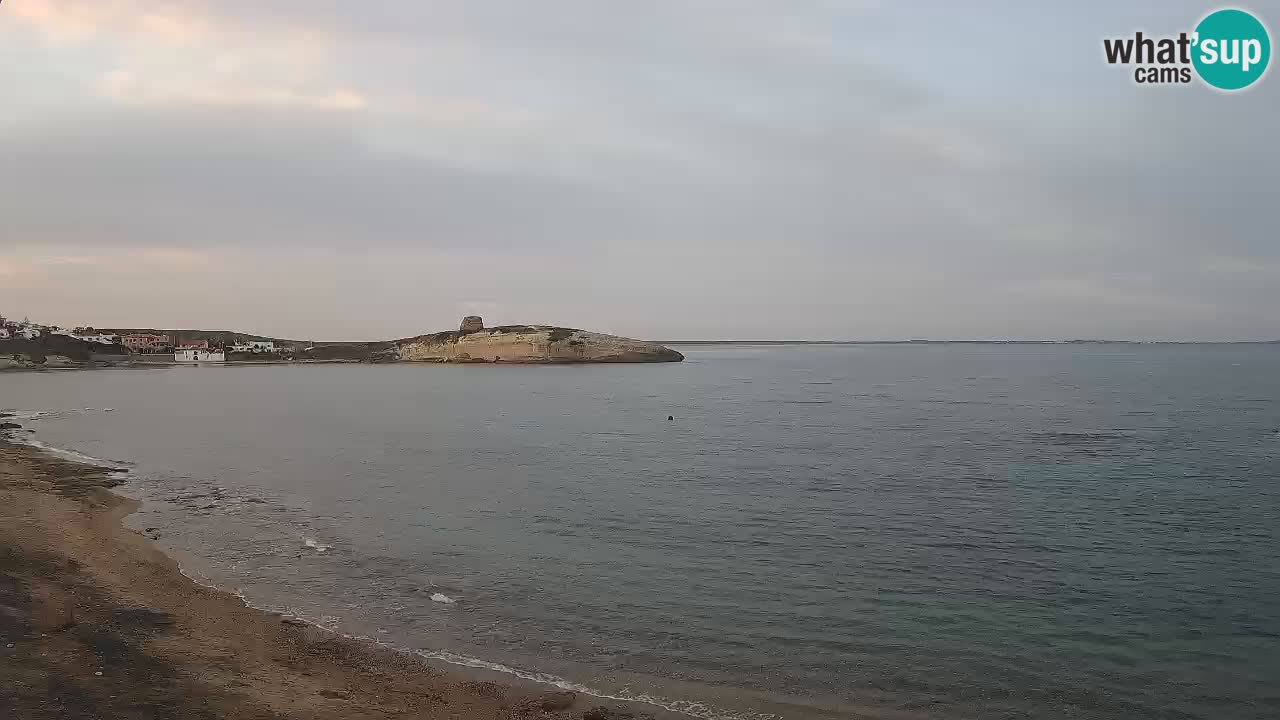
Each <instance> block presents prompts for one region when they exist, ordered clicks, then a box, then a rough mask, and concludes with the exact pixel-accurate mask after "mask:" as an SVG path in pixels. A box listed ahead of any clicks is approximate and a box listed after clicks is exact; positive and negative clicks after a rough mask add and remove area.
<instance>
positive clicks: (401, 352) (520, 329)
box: [387, 317, 684, 363]
mask: <svg viewBox="0 0 1280 720" xmlns="http://www.w3.org/2000/svg"><path fill="white" fill-rule="evenodd" d="M477 326H479V327H477ZM462 327H463V328H464V329H460V330H456V331H448V332H439V333H435V334H432V335H420V336H418V337H413V338H406V339H404V340H397V341H396V342H395V345H394V348H392V349H391V350H392V351H391V353H388V354H389V355H393V357H388V358H387V359H393V360H407V361H414V362H483V363H601V362H680V361H681V360H684V355H681V354H680V353H678V352H676V351H675V350H672V349H671V348H668V347H663V346H662V345H658V344H656V343H651V342H644V341H643V340H632V339H630V338H623V337H617V336H615V335H603V334H601V333H593V332H587V331H585V330H574V329H571V328H561V327H553V326H550V325H504V326H500V327H492V328H485V327H483V325H482V324H481V322H480V318H476V317H468V318H467V319H466V320H465V321H464V323H463V325H462Z"/></svg>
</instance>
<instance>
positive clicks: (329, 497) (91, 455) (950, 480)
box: [0, 343, 1280, 720]
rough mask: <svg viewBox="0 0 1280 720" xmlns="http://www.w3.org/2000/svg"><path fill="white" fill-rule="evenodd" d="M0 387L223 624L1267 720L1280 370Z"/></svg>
mask: <svg viewBox="0 0 1280 720" xmlns="http://www.w3.org/2000/svg"><path fill="white" fill-rule="evenodd" d="M676 347H677V348H678V349H679V350H681V351H682V352H684V353H685V355H686V357H687V359H686V361H685V362H683V363H677V364H652V365H643V364H641V365H576V366H509V365H508V366H502V365H498V366H484V365H458V366H448V365H409V364H405V365H374V366H370V365H289V366H241V367H233V366H226V367H218V366H195V367H175V368H167V369H155V368H152V369H129V368H119V369H102V370H96V371H69V372H42V373H9V374H4V375H0V409H4V410H8V411H9V412H13V413H15V414H17V415H18V416H19V422H22V423H23V424H24V426H25V427H26V428H28V429H31V430H34V432H33V433H29V434H27V433H19V436H20V437H25V438H27V439H28V441H29V442H35V443H39V444H42V445H44V446H46V447H49V448H51V449H54V450H56V451H58V452H61V453H63V454H68V455H70V456H72V457H78V458H80V459H85V460H89V461H93V462H99V463H105V464H110V465H112V466H114V467H118V468H121V469H122V470H123V471H124V472H126V473H127V477H128V482H127V483H126V484H125V485H124V486H123V487H122V488H121V489H122V491H123V492H125V493H126V494H128V495H131V496H133V497H136V498H138V499H140V500H141V501H142V503H141V508H140V510H139V511H138V512H137V513H135V514H133V515H132V516H130V517H129V518H128V523H129V524H130V525H131V526H133V527H135V528H138V529H139V530H143V531H145V532H146V533H147V534H148V535H149V536H151V537H156V538H158V542H159V544H160V545H161V546H162V547H163V548H164V549H165V550H166V551H167V552H169V553H171V554H172V555H173V556H174V557H175V558H177V559H178V561H179V562H180V564H181V565H182V567H183V570H184V572H186V573H188V574H189V575H190V576H192V577H193V578H195V579H197V580H199V581H200V582H204V583H207V584H210V585H213V586H216V587H219V588H222V589H225V590H227V591H229V592H234V593H238V594H239V595H241V596H242V597H243V598H244V599H245V601H246V602H248V603H249V604H251V605H254V606H257V607H262V608H266V609H271V610H275V611H280V612H286V613H290V614H293V615H295V616H297V617H300V618H303V619H306V620H308V621H310V622H313V623H316V624H318V625H321V626H323V627H325V628H328V629H330V630H332V631H334V632H338V633H343V634H346V635H351V636H355V637H364V638H370V639H372V640H374V641H376V642H381V643H384V644H387V645H390V646H394V647H397V648H401V649H403V650H404V651H406V652H413V653H418V654H421V655H423V656H425V657H428V658H433V659H434V660H436V661H439V662H445V663H453V664H456V665H459V666H466V667H471V668H476V669H477V671H481V672H485V673H501V674H508V675H512V676H519V677H522V678H525V679H532V680H535V681H539V682H544V683H548V684H552V685H557V686H560V687H565V688H571V689H575V690H578V691H579V692H585V693H591V694H595V695H598V696H601V697H612V698H623V699H631V700H637V701H640V702H644V703H649V704H650V705H651V706H652V707H653V708H654V709H655V710H658V709H659V708H665V709H666V710H669V711H674V712H678V713H682V714H685V715H688V716H692V717H696V718H704V719H706V720H763V719H764V718H779V719H781V718H786V719H795V720H810V719H816V718H854V717H871V718H1046V719H1055V720H1056V719H1063V720H1066V719H1068V718H1070V719H1081V718H1090V719H1092V718H1104V719H1106V718H1117V719H1119V718H1124V719H1131V718H1188V719H1190V718H1204V719H1206V720H1208V719H1212V720H1230V719H1236V718H1238V719H1241V720H1244V719H1254V718H1256V719H1259V720H1261V719H1263V718H1268V719H1271V720H1274V719H1275V718H1277V717H1280V345H1265V344H1258V345H1230V344H1225V345H1141V344H1022V345H1017V344H1013V345H989V344H959V343H957V344H927V343H913V344H899V345H894V344H849V345H751V344H741V345H710V344H708V345H688V346H682V345H677V346H676Z"/></svg>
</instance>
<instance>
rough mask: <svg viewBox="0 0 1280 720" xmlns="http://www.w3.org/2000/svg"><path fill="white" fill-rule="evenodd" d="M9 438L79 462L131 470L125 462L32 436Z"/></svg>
mask: <svg viewBox="0 0 1280 720" xmlns="http://www.w3.org/2000/svg"><path fill="white" fill-rule="evenodd" d="M9 440H10V441H11V442H14V443H17V444H18V445H26V446H28V447H33V448H36V449H38V450H43V451H45V452H47V453H49V454H50V455H56V456H58V457H60V458H63V459H64V460H73V461H75V462H78V463H83V464H85V465H92V466H94V467H100V468H103V469H105V470H111V471H114V472H129V470H130V467H129V466H128V465H126V464H125V463H121V462H116V461H115V460H105V459H103V458H100V457H94V456H92V455H86V454H84V453H82V452H77V451H75V450H68V449H67V448H60V447H55V446H53V445H49V444H48V443H45V442H42V441H40V440H37V439H35V438H33V437H30V436H23V435H18V434H11V435H9Z"/></svg>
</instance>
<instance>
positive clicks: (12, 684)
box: [0, 431, 643, 720]
mask: <svg viewBox="0 0 1280 720" xmlns="http://www.w3.org/2000/svg"><path fill="white" fill-rule="evenodd" d="M118 482H119V479H118V476H116V475H114V474H113V473H111V472H109V471H107V470H104V469H101V468H95V467H91V466H86V465H80V464H77V463H72V462H68V461H65V460H62V459H59V458H56V457H53V456H51V455H48V454H45V453H43V452H41V451H38V450H36V449H34V448H30V447H26V446H23V445H17V444H14V443H12V442H8V441H6V440H5V439H4V433H3V432H2V431H0V717H4V718H23V719H24V720H45V719H47V720H54V719H57V720H64V719H66V718H128V719H135V718H136V719H138V720H143V719H147V720H151V719H154V718H183V719H184V720H185V719H209V720H213V719H214V718H234V719H250V718H252V719H255V720H256V719H259V718H261V719H262V720H266V719H268V718H270V719H272V720H284V719H288V718H299V719H302V718H306V719H308V720H361V719H365V718H369V719H372V718H379V719H386V718H484V719H497V718H521V719H526V718H527V719H531V720H536V719H538V718H549V717H550V718H564V719H565V720H570V719H572V720H626V719H628V718H638V717H640V712H639V711H640V710H642V709H643V708H632V707H629V706H625V705H621V704H614V705H601V704H599V703H598V702H595V701H594V700H593V699H592V698H587V697H583V696H579V695H576V694H574V693H571V692H563V691H556V690H551V689H548V688H545V687H539V686H532V685H525V686H521V685H508V684H502V683H495V682H492V681H490V680H487V679H482V678H478V677H473V676H466V675H463V674H461V673H455V672H453V671H451V670H449V669H442V668H438V667H433V666H432V665H430V664H429V663H427V662H426V661H424V660H422V659H420V658H417V657H416V656H412V655H407V654H404V653H399V652H396V651H393V650H390V649H387V648H384V647H380V646H376V645H373V644H369V643H364V642H361V641H357V640H350V639H346V638H342V637H340V636H337V635H334V634H332V633H329V632H327V631H324V630H321V629H319V628H315V627H312V626H310V625H306V624H304V623H301V622H299V621H295V620H293V619H291V618H287V617H281V616H279V615H274V614H271V613H267V612H262V611H259V610H255V609H252V608H249V607H247V606H245V604H244V603H243V602H242V601H241V600H240V599H238V598H236V597H234V596H231V595H228V594H225V593H222V592H219V591H216V590H212V589H209V588H205V587H202V586H199V585H197V584H195V583H194V582H192V581H191V580H189V579H188V578H186V577H185V576H183V575H182V574H181V573H180V572H179V570H178V567H177V565H176V563H174V562H173V560H171V559H170V558H168V557H167V556H165V555H164V554H163V553H161V552H160V551H159V550H157V549H156V548H155V547H154V546H152V545H151V544H150V543H149V542H148V541H147V540H146V539H145V538H144V537H143V535H142V534H140V533H138V532H136V531H133V530H129V529H126V528H125V527H123V526H122V525H121V519H122V518H123V517H124V516H125V515H126V514H128V513H129V512H131V511H132V510H133V509H134V507H135V504H134V503H133V502H132V501H129V500H127V499H125V498H123V497H121V496H119V495H116V494H114V493H112V492H110V488H111V487H113V486H114V485H116V484H117V483H118Z"/></svg>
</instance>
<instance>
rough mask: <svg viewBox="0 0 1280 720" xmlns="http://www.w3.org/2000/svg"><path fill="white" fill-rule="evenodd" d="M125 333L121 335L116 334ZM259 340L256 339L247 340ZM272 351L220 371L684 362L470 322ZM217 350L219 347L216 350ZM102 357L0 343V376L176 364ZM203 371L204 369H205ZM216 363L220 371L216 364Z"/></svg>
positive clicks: (552, 333) (591, 340)
mask: <svg viewBox="0 0 1280 720" xmlns="http://www.w3.org/2000/svg"><path fill="white" fill-rule="evenodd" d="M122 332H123V331H122ZM153 332H156V333H164V334H169V335H172V336H178V335H181V336H182V337H186V338H191V339H199V340H207V341H209V342H224V341H225V340H226V338H227V337H233V336H236V335H235V334H234V333H230V332H227V331H223V330H211V331H204V330H181V331H178V330H165V331H153ZM247 337H255V338H256V337H260V336H256V335H255V336H247ZM271 342H273V343H274V344H275V348H276V349H275V350H273V351H272V352H263V353H252V354H250V353H232V352H228V353H226V356H225V357H226V360H225V363H226V364H250V363H259V364H263V363H272V364H276V363H299V364H313V363H387V362H429V363H513V364H554V363H649V362H680V361H682V360H684V355H682V354H680V353H679V352H677V351H675V350H672V349H671V348H668V347H664V346H662V345H659V344H657V343H652V342H647V341H644V340H633V339H631V338H624V337H618V336H616V335H606V334H604V333H596V332H588V331H586V330H577V329H574V328H564V327H557V326H554V325H500V326H498V327H491V328H487V327H485V326H484V321H483V320H482V319H481V318H479V317H477V316H474V315H469V316H467V317H465V318H463V320H462V323H461V325H459V327H458V329H457V330H446V331H444V332H437V333H431V334H428V335H418V336H415V337H411V338H403V339H400V340H387V341H381V342H328V343H310V342H300V341H295V340H281V339H272V340H271ZM218 347H221V346H220V345H219V346H218ZM118 350H119V351H118V352H103V348H102V347H99V346H95V345H93V344H91V343H86V342H81V341H79V340H75V339H73V338H66V337H63V336H49V337H44V338H40V339H39V340H2V341H0V370H53V369H72V368H97V367H163V366H172V365H182V364H186V365H191V364H195V363H191V362H187V363H180V362H177V360H176V359H175V357H174V355H173V353H165V354H132V353H128V352H127V351H125V350H124V348H123V347H119V348H118ZM202 364H209V363H208V362H204V363H202ZM218 364H222V362H219V363H218Z"/></svg>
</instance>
